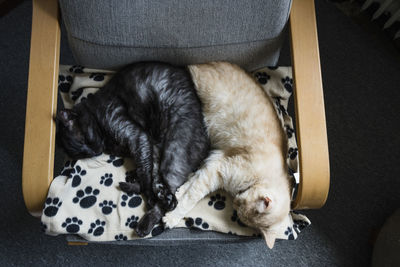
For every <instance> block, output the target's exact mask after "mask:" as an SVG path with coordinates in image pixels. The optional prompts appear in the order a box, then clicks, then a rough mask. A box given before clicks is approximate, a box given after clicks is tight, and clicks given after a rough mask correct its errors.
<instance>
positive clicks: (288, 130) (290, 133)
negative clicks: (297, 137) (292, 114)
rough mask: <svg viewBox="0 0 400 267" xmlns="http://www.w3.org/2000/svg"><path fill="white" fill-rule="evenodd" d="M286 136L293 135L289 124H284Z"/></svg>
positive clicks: (290, 136)
mask: <svg viewBox="0 0 400 267" xmlns="http://www.w3.org/2000/svg"><path fill="white" fill-rule="evenodd" d="M285 129H286V134H287V137H288V138H289V139H290V138H292V137H293V134H294V129H293V128H291V127H290V126H289V125H285Z"/></svg>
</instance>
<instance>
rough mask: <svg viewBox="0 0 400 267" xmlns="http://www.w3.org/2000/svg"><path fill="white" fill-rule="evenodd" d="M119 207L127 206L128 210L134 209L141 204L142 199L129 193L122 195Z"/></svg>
mask: <svg viewBox="0 0 400 267" xmlns="http://www.w3.org/2000/svg"><path fill="white" fill-rule="evenodd" d="M121 199H122V201H121V206H122V207H125V206H126V205H127V204H128V207H130V208H136V207H139V206H140V204H142V198H141V197H140V196H138V195H135V194H132V193H129V194H123V195H122V197H121Z"/></svg>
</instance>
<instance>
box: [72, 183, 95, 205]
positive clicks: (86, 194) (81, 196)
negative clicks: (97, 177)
mask: <svg viewBox="0 0 400 267" xmlns="http://www.w3.org/2000/svg"><path fill="white" fill-rule="evenodd" d="M99 193H100V191H99V190H98V189H94V190H93V188H92V187H91V186H87V187H86V188H85V190H78V191H77V192H76V197H74V198H73V199H72V202H74V203H79V206H81V208H84V209H87V208H90V207H91V206H93V205H94V204H95V203H96V201H97V197H96V196H97V195H98V194H99Z"/></svg>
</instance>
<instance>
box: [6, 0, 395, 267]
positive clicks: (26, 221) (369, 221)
mask: <svg viewBox="0 0 400 267" xmlns="http://www.w3.org/2000/svg"><path fill="white" fill-rule="evenodd" d="M316 2H317V5H316V9H317V19H318V26H319V40H320V53H321V64H322V74H323V83H324V89H325V100H326V117H327V124H328V125H327V126H328V137H329V146H330V147H329V148H330V158H331V190H330V195H329V198H328V202H327V204H326V205H325V207H324V208H322V209H320V210H312V211H307V212H306V214H307V215H308V216H309V217H310V219H311V221H312V222H313V225H312V226H311V227H309V228H308V229H307V230H305V231H304V232H303V233H302V234H301V235H300V237H299V239H298V240H296V241H281V242H278V243H277V244H276V246H275V248H274V249H273V250H268V249H267V248H266V246H265V245H264V244H263V242H262V241H260V242H258V243H256V244H254V243H252V244H246V243H244V244H231V245H209V246H204V245H203V246H190V247H189V246H180V247H171V248H169V247H129V246H106V245H93V244H90V245H89V246H87V247H69V246H67V244H66V243H65V240H64V238H63V237H62V236H59V237H49V236H44V235H43V234H42V233H41V232H40V227H39V222H38V220H37V219H35V218H33V217H31V216H30V215H29V214H28V213H27V212H26V210H25V207H24V203H23V199H22V191H21V166H22V153H23V136H24V121H25V101H26V86H27V75H28V58H29V39H30V21H31V3H30V2H29V1H26V2H24V3H23V4H21V5H20V6H19V7H18V8H16V9H15V10H13V11H12V12H11V13H9V14H8V15H7V16H5V17H3V18H1V19H0V37H1V39H0V47H1V52H0V53H1V54H0V58H1V60H0V66H1V72H0V77H1V79H0V81H1V82H0V86H1V89H0V90H1V92H2V93H1V95H0V103H1V110H2V112H0V118H1V119H0V123H1V124H0V129H1V132H0V134H1V135H0V136H1V138H0V142H1V145H0V163H1V167H0V168H1V173H2V175H1V176H0V194H1V201H0V211H1V216H2V219H1V221H0V229H1V231H0V239H1V242H0V266H10V265H11V266H12V265H18V266H21V265H30V266H32V265H42V266H43V265H56V264H57V265H76V266H79V265H96V266H103V265H111V264H112V265H116V264H118V265H134V266H144V265H149V266H153V265H154V266H161V265H162V266H174V265H177V266H189V265H190V266H201V265H209V266H368V265H369V262H370V257H371V250H372V246H371V242H370V241H371V240H372V239H373V238H372V237H373V233H374V232H375V231H376V230H378V229H379V227H380V226H381V225H382V224H383V222H384V221H385V218H387V217H388V216H389V215H390V214H391V213H393V212H394V210H395V209H396V208H399V207H400V179H399V177H398V175H399V173H400V164H399V163H400V162H399V160H398V159H399V157H400V149H399V147H400V135H399V134H398V132H397V130H398V129H399V127H398V124H399V122H400V117H399V115H398V113H399V111H400V110H399V102H400V64H399V62H400V61H399V59H400V57H399V54H398V52H397V51H396V50H394V49H392V48H391V46H389V45H387V44H386V43H385V42H386V41H385V40H384V39H381V38H378V37H377V36H376V35H374V34H372V33H371V32H370V31H365V30H364V29H363V28H362V27H360V26H359V25H357V24H355V23H353V22H352V21H351V20H350V19H349V18H347V17H346V16H345V15H343V14H342V13H341V12H340V11H339V10H338V9H336V7H335V6H334V5H332V4H331V3H329V2H326V1H322V0H321V1H316ZM64 41H65V40H64ZM283 53H284V56H283V59H282V64H288V56H287V55H288V54H289V52H288V49H287V45H286V47H285V49H284V52H283ZM69 55H70V54H69V52H68V49H67V46H66V45H65V42H64V46H63V49H62V59H61V62H62V63H64V64H65V63H71V62H72V61H71V59H70V58H69Z"/></svg>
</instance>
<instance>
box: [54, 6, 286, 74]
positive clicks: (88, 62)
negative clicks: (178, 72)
mask: <svg viewBox="0 0 400 267" xmlns="http://www.w3.org/2000/svg"><path fill="white" fill-rule="evenodd" d="M59 2H60V7H61V11H62V16H63V20H64V23H65V27H66V29H67V31H68V39H69V43H70V46H71V48H72V51H73V53H74V56H75V59H76V60H77V62H78V63H79V64H82V65H85V66H88V67H96V68H106V69H111V68H118V67H120V66H123V65H125V64H127V63H129V62H133V61H142V60H162V61H167V62H171V63H175V64H190V63H201V62H208V61H212V60H227V61H231V62H235V63H237V64H239V65H241V66H243V67H245V68H247V69H249V70H251V69H254V68H257V67H261V66H266V65H275V64H276V62H277V59H278V56H279V50H280V45H281V42H282V38H283V36H284V34H283V32H284V29H285V25H286V22H287V20H288V17H289V11H290V5H291V1H290V0H284V1H281V0H250V1H249V0H233V1H232V0H219V1H214V0H203V1H195V0H187V1H180V0H169V1H162V0H156V1H147V0H135V1H129V0H119V1H116V0H114V1H112V0H108V1H106V0H103V1H95V0H87V1H79V0H59Z"/></svg>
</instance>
